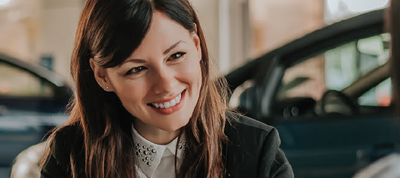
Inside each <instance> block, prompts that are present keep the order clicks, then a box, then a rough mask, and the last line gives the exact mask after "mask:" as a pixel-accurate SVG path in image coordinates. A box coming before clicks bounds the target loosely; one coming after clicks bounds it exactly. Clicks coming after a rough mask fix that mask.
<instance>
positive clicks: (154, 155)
mask: <svg viewBox="0 0 400 178" xmlns="http://www.w3.org/2000/svg"><path fill="white" fill-rule="evenodd" d="M132 128H133V139H134V142H135V150H136V156H137V162H136V165H135V166H136V170H138V171H137V172H138V174H139V177H140V178H175V150H176V146H178V150H177V155H176V158H177V166H178V168H179V167H180V165H181V163H182V155H183V150H184V149H185V147H186V143H185V142H183V141H180V142H179V144H178V145H177V142H178V137H177V138H175V139H174V140H172V141H171V142H170V143H168V144H166V145H157V144H154V143H152V142H150V141H148V140H146V139H145V138H144V137H142V136H141V135H140V134H139V133H138V132H137V131H136V129H135V128H134V127H132ZM181 140H184V139H182V138H181ZM178 170H179V169H178Z"/></svg>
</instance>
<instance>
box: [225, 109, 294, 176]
mask: <svg viewBox="0 0 400 178" xmlns="http://www.w3.org/2000/svg"><path fill="white" fill-rule="evenodd" d="M227 116H228V121H229V122H228V124H227V125H226V128H225V135H226V136H227V138H228V143H227V144H226V147H225V149H226V150H225V151H226V156H225V159H226V167H227V170H228V173H229V174H230V175H236V176H237V177H244V176H247V177H285V178H288V177H293V171H292V168H291V166H290V164H289V162H288V160H287V159H286V156H285V154H284V153H283V151H282V150H281V149H280V148H279V147H280V144H281V140H280V138H279V133H278V131H277V129H275V127H273V126H270V125H267V124H265V123H262V122H259V121H257V120H254V119H252V118H249V117H246V116H242V115H239V114H235V113H229V114H228V115H227ZM238 170H242V171H238ZM243 171H244V172H246V175H244V174H243ZM238 175H240V176H238Z"/></svg>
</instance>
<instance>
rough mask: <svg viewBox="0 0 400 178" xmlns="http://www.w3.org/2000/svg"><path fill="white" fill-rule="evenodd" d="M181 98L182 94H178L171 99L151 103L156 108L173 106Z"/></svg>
mask: <svg viewBox="0 0 400 178" xmlns="http://www.w3.org/2000/svg"><path fill="white" fill-rule="evenodd" d="M181 98H182V94H180V95H178V96H177V97H176V98H174V99H172V100H171V101H169V102H165V103H152V105H153V106H154V107H156V108H161V109H162V108H169V107H172V106H175V105H176V104H178V103H179V102H180V101H181Z"/></svg>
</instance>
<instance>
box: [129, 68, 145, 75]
mask: <svg viewBox="0 0 400 178" xmlns="http://www.w3.org/2000/svg"><path fill="white" fill-rule="evenodd" d="M145 69H146V67H143V66H139V67H134V68H132V69H131V70H129V71H128V72H126V75H130V74H138V73H140V72H142V71H143V70H145Z"/></svg>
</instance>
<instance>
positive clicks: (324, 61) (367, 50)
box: [276, 33, 391, 106]
mask: <svg viewBox="0 0 400 178" xmlns="http://www.w3.org/2000/svg"><path fill="white" fill-rule="evenodd" d="M388 36H389V35H388V34H387V33H384V34H380V35H375V36H372V37H368V38H363V39H359V40H356V41H351V42H348V43H346V44H343V45H340V46H338V47H335V48H333V49H329V50H327V51H325V52H323V53H320V54H319V55H316V56H314V57H312V58H310V59H308V60H305V61H304V62H302V63H299V64H296V65H294V66H291V67H289V68H287V69H286V71H285V73H284V76H283V79H282V82H281V86H280V87H279V89H278V94H277V99H276V102H281V101H284V100H287V99H293V98H312V99H314V100H315V101H319V100H320V99H321V97H322V96H323V95H324V93H325V91H328V90H337V91H341V90H343V89H345V88H346V87H349V86H351V85H352V84H353V83H354V82H356V81H358V80H359V79H360V78H362V77H364V76H366V75H367V74H369V73H370V72H371V71H373V70H374V69H377V68H378V67H380V66H382V65H384V64H386V62H387V61H388V57H389V48H388V46H389V45H388ZM390 88H391V83H390V80H389V79H387V80H385V81H381V82H380V84H379V85H377V86H374V87H372V88H367V91H368V92H365V93H364V94H362V95H361V97H359V98H357V102H358V104H360V105H366V106H387V105H389V104H390V100H391V89H390Z"/></svg>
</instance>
